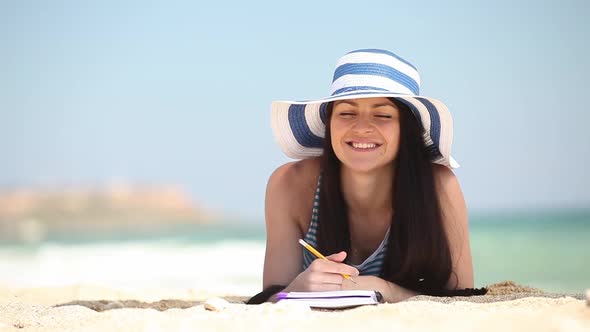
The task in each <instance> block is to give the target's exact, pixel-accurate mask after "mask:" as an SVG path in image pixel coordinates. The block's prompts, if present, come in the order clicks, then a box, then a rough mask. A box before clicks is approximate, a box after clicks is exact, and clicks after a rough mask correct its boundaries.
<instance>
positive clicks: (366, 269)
mask: <svg viewBox="0 0 590 332" xmlns="http://www.w3.org/2000/svg"><path fill="white" fill-rule="evenodd" d="M320 180H321V178H320V179H319V180H318V185H317V188H316V191H315V196H314V199H313V210H312V214H311V222H310V224H309V228H308V230H307V233H305V237H304V240H305V242H307V243H309V244H310V245H311V246H312V247H317V238H316V232H317V228H318V208H319V206H320ZM388 237H389V229H387V233H386V234H385V237H384V239H383V241H381V244H380V245H379V247H378V248H377V250H375V252H373V253H372V254H371V255H370V256H369V257H368V258H367V259H365V261H364V262H362V263H361V264H359V265H355V264H349V265H351V266H354V267H355V268H357V269H358V270H359V272H360V275H371V276H380V275H381V271H382V269H383V260H384V258H385V253H386V252H387V239H388ZM330 254H331V253H330ZM314 259H316V257H315V256H314V255H313V254H312V253H310V252H309V251H308V250H306V249H305V248H303V270H305V269H307V267H308V266H309V265H310V264H311V262H313V260H314ZM345 263H346V261H345ZM347 264H348V263H347Z"/></svg>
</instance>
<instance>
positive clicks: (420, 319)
mask: <svg viewBox="0 0 590 332" xmlns="http://www.w3.org/2000/svg"><path fill="white" fill-rule="evenodd" d="M489 289H490V291H489V295H485V296H474V297H453V298H450V297H442V298H441V297H429V296H416V297H414V298H411V299H409V300H408V301H404V302H401V303H395V304H379V305H377V306H364V307H357V308H353V309H348V310H339V311H330V310H311V309H310V308H309V307H306V306H302V305H296V304H287V303H278V304H270V303H266V304H262V305H245V304H243V301H245V300H246V299H247V298H246V297H243V296H227V295H226V296H220V294H210V293H208V292H207V291H206V290H199V289H186V290H179V289H142V290H124V289H114V288H110V287H100V286H93V285H78V286H68V287H60V288H55V287H53V288H50V287H44V288H26V289H10V288H2V287H0V331H109V330H110V331H273V332H274V331H358V330H364V331H385V330H387V331H433V330H436V331H453V332H456V331H568V332H575V331H590V306H589V305H588V304H587V303H586V299H585V298H586V296H585V294H576V295H566V294H547V293H544V292H542V291H541V290H538V289H533V288H527V287H523V286H519V285H515V284H513V283H510V282H505V283H500V284H495V285H490V286H489ZM214 298H217V302H215V301H211V300H212V299H214ZM219 298H223V299H225V300H227V302H228V303H227V305H225V307H224V306H221V307H220V308H221V309H220V310H219V311H210V310H206V309H205V306H204V302H205V301H206V300H210V303H223V301H220V299H219Z"/></svg>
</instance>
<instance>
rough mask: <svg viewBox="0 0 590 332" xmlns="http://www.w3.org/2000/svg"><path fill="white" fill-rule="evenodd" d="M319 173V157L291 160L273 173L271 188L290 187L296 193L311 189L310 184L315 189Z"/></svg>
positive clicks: (289, 189) (290, 191) (289, 190)
mask: <svg viewBox="0 0 590 332" xmlns="http://www.w3.org/2000/svg"><path fill="white" fill-rule="evenodd" d="M319 174H320V161H319V157H316V158H310V159H303V160H299V161H294V162H289V163H286V164H283V165H281V166H279V167H278V168H277V169H276V170H275V171H274V172H273V173H272V174H271V176H270V179H269V181H268V182H269V188H270V187H272V188H275V189H288V192H289V193H292V194H294V195H295V194H300V193H301V192H300V191H305V190H309V188H310V186H311V187H312V188H313V189H314V190H315V185H316V184H317V180H318V176H319Z"/></svg>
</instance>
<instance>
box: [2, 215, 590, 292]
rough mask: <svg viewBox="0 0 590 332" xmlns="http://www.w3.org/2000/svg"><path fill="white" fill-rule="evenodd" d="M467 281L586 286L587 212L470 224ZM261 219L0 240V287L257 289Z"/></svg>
mask: <svg viewBox="0 0 590 332" xmlns="http://www.w3.org/2000/svg"><path fill="white" fill-rule="evenodd" d="M470 239H471V250H472V256H473V264H474V272H475V284H476V287H482V286H485V285H488V284H492V283H496V282H500V281H504V280H512V281H515V282H516V283H519V284H524V285H528V286H531V287H537V288H541V289H543V290H544V291H547V292H560V293H578V294H579V293H583V292H584V290H585V289H588V288H590V211H582V212H580V211H574V212H571V211H569V212H562V213H544V214H542V213H539V214H533V213H528V214H523V213H520V214H516V213H514V214H505V215H498V214H496V215H488V216H485V215H480V216H473V217H471V218H470ZM264 246H265V230H264V222H263V221H262V220H261V221H260V222H257V223H252V222H249V223H216V224H213V225H203V226H191V227H184V228H177V229H168V230H166V231H161V232H157V233H153V232H118V233H115V234H102V235H100V236H99V235H92V234H76V235H72V234H52V235H50V236H49V237H48V238H46V239H45V240H44V241H42V242H39V243H34V244H19V243H6V242H5V243H0V286H4V287H47V286H66V285H72V284H87V285H106V286H112V287H118V288H122V289H137V288H198V289H207V290H208V291H210V292H212V293H225V294H234V295H244V296H247V295H252V294H255V293H257V292H258V291H260V289H261V284H262V267H263V261H264Z"/></svg>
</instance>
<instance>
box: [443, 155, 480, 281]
mask: <svg viewBox="0 0 590 332" xmlns="http://www.w3.org/2000/svg"><path fill="white" fill-rule="evenodd" d="M434 170H435V172H434V174H435V178H436V179H437V186H438V187H437V190H438V193H439V197H440V204H441V210H442V218H443V224H444V227H445V230H446V233H447V238H448V240H449V249H450V251H451V259H452V263H453V265H452V267H453V274H452V275H451V278H450V279H449V281H448V283H447V289H463V288H473V262H472V259H471V247H470V245H469V225H468V218H467V207H466V205H465V199H464V198H463V193H462V192H461V186H460V185H459V181H458V180H457V177H456V176H455V174H454V173H453V172H452V171H451V170H450V169H448V168H447V167H445V166H439V165H436V167H435V169H434Z"/></svg>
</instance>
